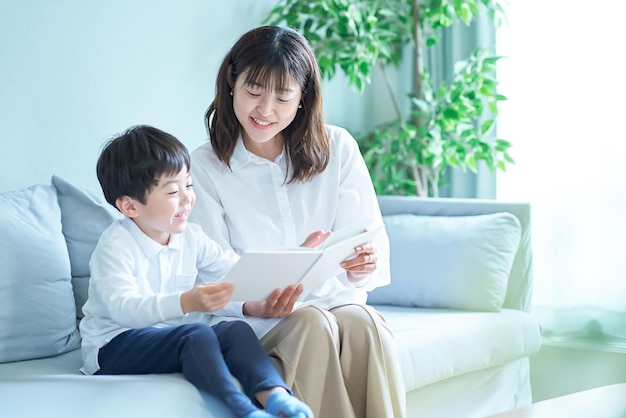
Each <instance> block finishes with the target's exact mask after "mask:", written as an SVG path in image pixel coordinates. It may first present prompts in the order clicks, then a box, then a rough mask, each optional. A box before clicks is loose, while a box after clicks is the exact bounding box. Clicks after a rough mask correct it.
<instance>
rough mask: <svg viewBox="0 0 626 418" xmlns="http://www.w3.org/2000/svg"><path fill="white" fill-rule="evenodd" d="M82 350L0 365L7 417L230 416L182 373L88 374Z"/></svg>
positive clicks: (1, 394) (1, 400) (1, 395)
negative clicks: (80, 369) (83, 370)
mask: <svg viewBox="0 0 626 418" xmlns="http://www.w3.org/2000/svg"><path fill="white" fill-rule="evenodd" d="M81 362H82V360H81V355H80V349H79V350H74V351H71V352H69V353H66V354H63V355H60V356H56V357H49V358H45V359H38V360H29V361H21V362H15V363H6V364H0V405H2V413H1V415H2V416H6V417H90V418H100V417H102V418H110V417H116V418H126V417H128V418H131V417H132V418H135V417H151V418H161V417H163V418H172V417H186V418H194V417H195V418H233V417H234V416H233V414H232V413H231V412H230V411H229V410H227V409H226V407H225V406H224V405H223V404H222V402H220V401H218V400H217V399H215V398H212V397H209V396H203V395H201V393H200V392H199V391H198V390H197V389H196V388H195V387H194V386H193V385H192V384H191V383H189V382H188V381H187V380H186V379H185V378H184V377H183V376H182V374H178V373H174V374H160V375H159V374H157V375H154V374H153V375H132V376H129V375H122V376H91V375H90V376H86V375H82V374H80V373H79V372H78V368H79V367H80V366H81V364H82V363H81Z"/></svg>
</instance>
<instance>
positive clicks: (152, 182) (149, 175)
mask: <svg viewBox="0 0 626 418" xmlns="http://www.w3.org/2000/svg"><path fill="white" fill-rule="evenodd" d="M183 168H187V170H189V169H190V168H191V158H190V157H189V151H188V150H187V148H186V147H185V145H183V144H182V143H181V142H180V141H179V140H178V139H176V138H175V137H174V136H173V135H170V134H168V133H167V132H164V131H162V130H160V129H157V128H154V127H152V126H148V125H137V126H132V127H130V128H128V129H127V130H126V131H124V132H123V133H121V134H119V135H116V136H115V137H113V138H112V139H110V140H109V141H108V142H107V143H105V144H104V148H103V149H102V152H101V153H100V157H99V158H98V163H97V165H96V173H97V176H98V181H99V182H100V187H102V191H103V192H104V197H105V198H106V200H107V202H109V203H110V204H111V205H113V206H114V207H117V206H116V205H115V201H116V200H117V199H118V198H120V197H123V196H129V197H132V198H133V199H137V200H138V201H140V202H141V203H145V198H146V193H147V192H149V191H150V189H152V188H153V187H154V186H156V185H157V178H158V177H160V176H161V175H163V174H165V175H173V174H178V173H179V172H180V171H181V170H182V169H183Z"/></svg>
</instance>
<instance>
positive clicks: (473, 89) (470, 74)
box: [265, 0, 514, 196]
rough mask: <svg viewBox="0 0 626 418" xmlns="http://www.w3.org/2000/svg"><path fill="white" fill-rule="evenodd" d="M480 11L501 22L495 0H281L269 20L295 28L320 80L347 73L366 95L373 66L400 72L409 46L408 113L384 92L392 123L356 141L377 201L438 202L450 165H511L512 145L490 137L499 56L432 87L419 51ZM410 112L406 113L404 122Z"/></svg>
mask: <svg viewBox="0 0 626 418" xmlns="http://www.w3.org/2000/svg"><path fill="white" fill-rule="evenodd" d="M481 13H486V15H487V16H488V17H489V18H490V20H491V21H492V22H495V23H496V24H499V22H500V21H501V20H502V19H503V18H504V17H505V14H504V10H503V7H502V4H501V2H500V1H498V0H466V1H461V0H423V1H418V0H371V1H357V0H330V1H328V0H314V1H304V0H279V1H278V3H277V5H276V7H275V8H274V9H273V10H272V11H271V12H270V14H269V15H268V17H267V18H266V19H265V23H267V24H276V25H278V24H283V25H286V26H289V27H292V28H295V29H297V30H299V31H300V32H301V33H302V34H303V35H304V36H306V37H307V39H308V40H309V42H310V43H311V46H312V48H313V49H314V51H315V53H316V55H317V58H318V62H319V65H320V69H321V72H322V75H323V77H324V78H326V79H331V78H332V77H333V76H334V75H335V74H336V72H337V70H341V71H343V72H344V73H345V74H346V76H347V79H348V82H349V83H350V85H352V86H353V87H355V88H356V89H358V90H359V91H363V89H364V88H365V86H366V85H367V84H368V83H369V82H370V77H371V73H372V67H374V66H379V67H380V68H381V70H382V71H381V73H382V74H383V75H384V77H385V78H387V75H386V74H387V71H386V70H387V69H388V68H389V67H391V66H395V67H397V66H398V65H399V64H400V63H401V62H402V59H403V53H404V51H405V47H406V46H407V45H411V47H412V57H413V59H414V71H413V80H412V91H411V92H408V93H407V96H408V97H409V100H408V109H406V108H407V106H404V108H403V102H401V101H400V100H399V97H400V94H399V93H398V92H397V91H395V90H394V89H393V88H392V87H391V83H390V82H389V80H388V78H387V79H386V85H387V89H388V92H389V97H390V99H391V103H392V105H393V108H394V109H395V113H396V119H394V120H392V121H391V122H387V123H384V124H382V125H380V126H376V127H375V128H374V130H373V131H372V132H371V133H369V134H367V135H364V136H363V137H362V138H357V139H358V140H359V143H360V146H361V149H362V152H363V156H364V158H365V161H366V163H367V165H368V168H369V169H370V173H371V175H372V180H373V182H374V186H375V188H376V191H377V193H379V194H403V195H418V196H438V195H439V185H440V184H441V183H442V181H443V179H444V174H445V172H446V170H447V168H448V167H459V168H461V169H464V170H465V169H469V170H471V171H473V172H476V171H477V170H478V164H479V161H483V162H484V164H485V165H486V166H487V167H488V168H489V169H490V170H491V171H495V170H496V169H498V168H499V169H501V170H505V169H506V165H507V164H508V163H514V161H513V159H512V158H511V156H510V155H509V148H510V146H511V144H510V143H509V142H508V141H506V140H504V139H498V138H493V130H494V126H495V118H496V116H497V114H498V102H499V101H501V100H505V99H506V97H504V96H502V95H501V94H499V93H498V92H497V85H498V83H497V81H496V79H495V67H496V62H497V60H498V59H500V58H501V57H499V56H496V55H494V54H492V53H490V52H489V51H487V50H485V49H476V50H474V51H473V52H472V53H471V55H470V56H469V57H468V58H467V59H466V60H463V61H459V62H457V63H456V64H455V69H454V74H453V76H452V78H451V81H449V82H448V83H442V84H441V85H440V86H438V87H437V88H435V87H433V85H432V82H431V79H430V76H429V73H428V69H427V68H426V67H425V65H424V60H423V56H424V51H425V49H426V48H431V47H433V46H434V45H436V43H437V40H438V38H439V37H440V35H441V33H442V31H443V30H444V29H445V28H447V27H449V26H451V25H453V24H454V23H457V22H464V23H465V24H468V25H469V24H470V23H471V22H472V21H473V20H474V19H475V18H477V17H478V16H479V15H480V14H481ZM405 115H407V116H405Z"/></svg>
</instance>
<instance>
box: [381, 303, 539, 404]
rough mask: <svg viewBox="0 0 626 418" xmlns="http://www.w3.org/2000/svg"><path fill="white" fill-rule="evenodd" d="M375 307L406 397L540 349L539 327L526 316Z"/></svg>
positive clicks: (509, 312)
mask: <svg viewBox="0 0 626 418" xmlns="http://www.w3.org/2000/svg"><path fill="white" fill-rule="evenodd" d="M375 308H376V309H377V310H378V311H379V312H380V313H382V314H383V315H384V316H385V318H386V320H387V324H388V325H389V327H390V329H391V331H392V332H393V333H394V337H395V341H396V349H397V351H398V357H399V359H400V365H401V368H402V372H403V376H404V381H405V384H406V390H407V392H409V391H411V390H413V389H416V388H419V387H422V386H425V385H428V384H430V383H434V382H438V381H441V380H444V379H447V378H450V377H453V376H459V375H462V374H464V373H469V372H473V371H477V370H482V369H486V368H489V367H493V366H499V365H503V364H506V363H508V362H511V361H513V360H517V359H520V358H523V357H527V356H530V355H532V354H534V353H536V352H537V351H538V350H539V348H540V346H541V336H540V332H539V326H538V325H537V322H536V321H535V320H534V319H533V318H532V317H531V316H530V315H529V314H528V313H525V312H522V311H517V310H511V309H502V310H501V311H500V312H466V311H454V310H445V309H421V308H406V307H395V306H382V305H381V306H375Z"/></svg>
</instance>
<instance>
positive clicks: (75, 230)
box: [51, 175, 122, 319]
mask: <svg viewBox="0 0 626 418" xmlns="http://www.w3.org/2000/svg"><path fill="white" fill-rule="evenodd" d="M51 183H52V185H53V186H54V187H55V188H56V190H57V194H58V199H59V207H60V208H61V220H62V223H63V235H64V236H65V241H66V242H67V249H68V251H69V255H70V263H71V266H72V286H73V287H74V296H75V302H76V313H77V317H78V318H79V319H80V318H82V317H83V314H82V307H83V305H84V304H85V301H86V300H87V289H88V283H89V259H90V258H91V254H92V253H93V250H94V249H95V248H96V244H97V243H98V239H99V238H100V235H101V234H102V232H104V230H105V229H107V227H108V226H109V225H111V223H112V222H113V221H114V220H116V219H120V218H122V214H121V213H120V212H119V211H117V209H115V208H114V207H113V206H111V205H110V204H109V203H108V202H107V201H106V200H105V199H104V195H103V194H102V192H101V191H99V189H98V191H95V190H87V189H83V188H80V187H78V186H76V185H74V184H72V183H70V182H69V181H67V180H65V179H63V178H61V177H59V176H56V175H53V176H52V180H51Z"/></svg>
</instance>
